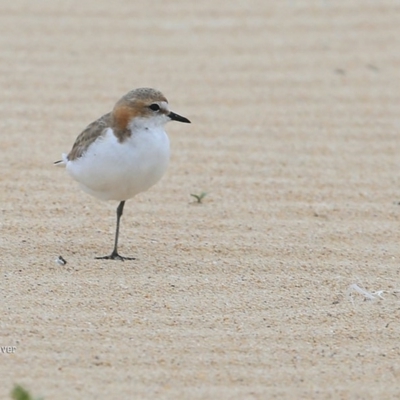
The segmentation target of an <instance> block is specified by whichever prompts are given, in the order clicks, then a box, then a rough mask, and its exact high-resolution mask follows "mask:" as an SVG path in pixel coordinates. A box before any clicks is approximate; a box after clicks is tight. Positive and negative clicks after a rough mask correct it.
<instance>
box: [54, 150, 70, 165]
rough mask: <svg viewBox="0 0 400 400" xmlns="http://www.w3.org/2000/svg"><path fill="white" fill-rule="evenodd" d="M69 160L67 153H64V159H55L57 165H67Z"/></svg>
mask: <svg viewBox="0 0 400 400" xmlns="http://www.w3.org/2000/svg"><path fill="white" fill-rule="evenodd" d="M67 162H68V156H67V155H66V154H65V153H63V154H62V160H58V161H55V162H54V165H55V166H56V167H65V166H66V165H67Z"/></svg>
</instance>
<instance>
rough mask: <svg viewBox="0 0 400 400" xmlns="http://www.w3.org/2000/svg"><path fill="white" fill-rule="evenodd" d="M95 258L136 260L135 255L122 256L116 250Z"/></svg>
mask: <svg viewBox="0 0 400 400" xmlns="http://www.w3.org/2000/svg"><path fill="white" fill-rule="evenodd" d="M95 259H96V260H120V261H125V260H127V261H128V260H136V258H135V257H123V256H120V255H119V254H118V253H117V252H116V251H113V252H112V253H111V254H110V255H109V256H104V257H95Z"/></svg>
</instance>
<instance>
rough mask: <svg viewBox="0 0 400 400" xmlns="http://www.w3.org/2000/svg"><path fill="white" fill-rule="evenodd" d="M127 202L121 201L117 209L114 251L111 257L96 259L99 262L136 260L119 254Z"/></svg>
mask: <svg viewBox="0 0 400 400" xmlns="http://www.w3.org/2000/svg"><path fill="white" fill-rule="evenodd" d="M124 205H125V200H124V201H121V203H119V205H118V207H117V227H116V229H115V241H114V250H113V251H112V253H111V254H110V255H109V256H104V257H96V259H97V260H121V261H124V260H135V258H134V257H122V256H120V255H119V254H118V236H119V222H120V219H121V216H122V213H123V211H124Z"/></svg>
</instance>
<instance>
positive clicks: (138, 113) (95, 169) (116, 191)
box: [55, 88, 190, 260]
mask: <svg viewBox="0 0 400 400" xmlns="http://www.w3.org/2000/svg"><path fill="white" fill-rule="evenodd" d="M171 120H173V121H179V122H187V123H190V121H189V120H188V119H187V118H185V117H182V116H180V115H178V114H175V113H173V112H172V111H170V110H169V107H168V101H167V99H166V98H165V97H164V95H163V94H162V93H161V92H159V91H158V90H155V89H150V88H141V89H135V90H132V91H130V92H129V93H127V94H126V95H125V96H124V97H122V98H121V99H120V100H119V101H118V102H117V104H116V105H115V107H114V109H113V111H111V112H110V113H108V114H105V115H103V116H102V117H101V118H99V119H98V120H97V121H94V122H92V123H91V124H90V125H88V127H87V128H86V129H85V130H84V131H83V132H82V133H81V134H80V135H79V136H78V137H77V139H76V141H75V143H74V145H73V146H72V149H71V151H70V152H69V154H63V155H62V160H60V161H56V162H55V164H57V165H65V166H66V169H67V171H68V173H69V174H70V175H71V176H72V178H74V179H75V180H76V181H78V182H79V183H80V186H81V187H82V189H83V190H84V191H85V192H87V193H89V194H91V195H92V196H94V197H97V198H99V199H102V200H116V201H119V202H120V203H119V205H118V207H117V225H116V230H115V241H114V249H113V251H112V253H111V254H110V255H109V256H105V257H96V258H97V259H112V260H134V258H133V257H122V256H120V255H119V254H118V234H119V224H120V219H121V216H122V212H123V209H124V205H125V201H126V200H128V199H130V198H132V197H134V196H136V195H137V194H138V193H140V192H144V191H146V190H148V189H149V188H150V187H151V186H153V185H154V184H155V183H157V182H158V181H159V180H160V179H161V177H162V176H163V175H164V173H165V171H166V169H167V166H168V161H169V155H170V150H169V139H168V136H167V134H166V132H165V130H164V125H165V124H166V123H167V122H168V121H171Z"/></svg>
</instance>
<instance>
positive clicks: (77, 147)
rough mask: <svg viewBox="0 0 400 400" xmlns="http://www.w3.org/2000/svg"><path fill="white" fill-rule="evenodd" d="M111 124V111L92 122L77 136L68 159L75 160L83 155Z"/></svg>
mask: <svg viewBox="0 0 400 400" xmlns="http://www.w3.org/2000/svg"><path fill="white" fill-rule="evenodd" d="M110 126H111V113H108V114H105V115H103V116H102V117H101V118H99V119H98V120H97V121H94V122H92V123H91V124H90V125H88V126H87V128H86V129H85V130H84V131H83V132H82V133H81V134H80V135H79V136H78V137H77V138H76V140H75V143H74V145H73V146H72V149H71V151H70V152H69V154H68V160H69V161H73V160H76V159H77V158H79V157H81V156H82V154H83V153H84V152H85V151H86V150H87V148H88V147H89V146H90V145H91V144H92V143H93V142H94V141H95V140H96V139H97V138H98V137H99V136H101V135H102V134H103V133H104V131H105V129H106V128H109V127H110Z"/></svg>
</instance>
